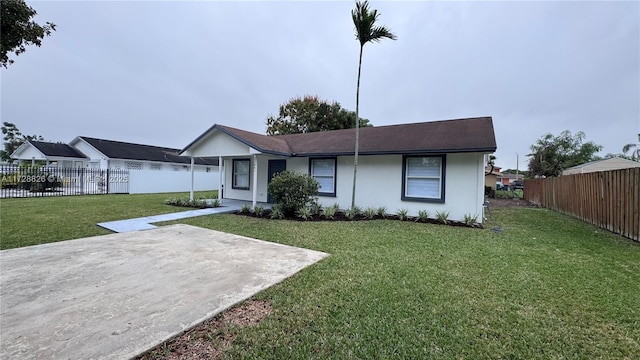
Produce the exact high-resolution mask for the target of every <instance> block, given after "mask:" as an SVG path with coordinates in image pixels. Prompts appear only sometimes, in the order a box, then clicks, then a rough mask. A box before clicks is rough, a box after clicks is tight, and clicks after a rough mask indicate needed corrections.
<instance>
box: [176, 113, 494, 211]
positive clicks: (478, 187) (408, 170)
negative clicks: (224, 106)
mask: <svg viewBox="0 0 640 360" xmlns="http://www.w3.org/2000/svg"><path fill="white" fill-rule="evenodd" d="M354 147H355V130H354V129H345V130H334V131H324V132H313V133H305V134H292V135H277V136H267V135H262V134H256V133H253V132H249V131H244V130H240V129H235V128H232V127H228V126H223V125H213V126H212V127H211V128H209V129H208V130H207V131H205V132H204V133H203V134H202V135H200V136H199V137H198V138H196V139H195V140H194V141H193V142H191V143H190V144H189V145H187V146H186V147H185V148H184V149H183V151H182V153H181V155H186V156H197V157H218V158H219V163H220V165H221V167H220V185H221V190H222V189H224V191H223V196H222V199H238V200H247V201H252V202H253V204H254V206H255V204H256V203H257V202H269V200H271V199H270V198H269V196H268V193H267V185H268V182H269V180H270V179H271V178H272V177H273V175H274V174H277V173H278V172H281V171H283V170H285V169H286V170H294V171H300V172H305V173H308V174H310V175H312V176H313V177H315V178H316V179H317V180H318V182H319V183H320V194H319V201H320V203H321V204H322V205H323V206H330V205H333V204H336V203H337V204H338V205H339V206H340V207H341V208H342V209H345V208H348V207H350V206H351V193H352V185H353V165H354V161H353V159H354ZM495 150H496V141H495V135H494V130H493V121H492V119H491V117H482V118H472V119H459V120H447V121H434V122H423V123H414V124H402V125H391V126H378V127H371V128H361V129H360V149H359V154H360V157H359V160H358V180H357V181H358V184H357V193H356V205H358V206H360V207H362V208H366V207H381V206H384V207H386V208H387V209H388V211H390V212H395V211H397V210H398V209H407V210H408V212H409V214H410V215H416V214H417V212H418V211H419V210H428V211H430V213H431V214H432V216H433V215H435V212H436V211H448V212H450V219H451V220H462V219H463V218H464V215H465V214H468V215H471V216H474V215H478V218H479V219H480V220H479V221H482V215H483V202H484V169H485V164H486V162H487V154H490V153H493V152H495Z"/></svg>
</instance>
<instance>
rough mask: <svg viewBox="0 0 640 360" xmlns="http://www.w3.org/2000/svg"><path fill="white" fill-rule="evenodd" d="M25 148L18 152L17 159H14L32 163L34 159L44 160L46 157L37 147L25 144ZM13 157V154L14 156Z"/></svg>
mask: <svg viewBox="0 0 640 360" xmlns="http://www.w3.org/2000/svg"><path fill="white" fill-rule="evenodd" d="M23 145H24V146H21V147H20V151H19V152H18V151H16V152H15V153H14V154H15V157H14V159H19V160H24V161H30V160H32V159H34V158H35V159H36V160H44V159H45V157H44V156H43V155H42V153H41V152H40V151H38V149H36V148H35V147H33V146H32V145H30V144H27V143H25V144H23ZM12 155H13V154H12Z"/></svg>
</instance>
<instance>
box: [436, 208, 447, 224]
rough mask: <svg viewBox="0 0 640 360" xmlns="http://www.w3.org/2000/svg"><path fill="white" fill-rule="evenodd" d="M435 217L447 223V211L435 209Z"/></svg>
mask: <svg viewBox="0 0 640 360" xmlns="http://www.w3.org/2000/svg"><path fill="white" fill-rule="evenodd" d="M436 219H438V221H439V222H441V223H443V224H448V223H449V212H448V211H444V210H443V211H436Z"/></svg>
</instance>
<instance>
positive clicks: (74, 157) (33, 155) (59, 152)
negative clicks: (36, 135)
mask: <svg viewBox="0 0 640 360" xmlns="http://www.w3.org/2000/svg"><path fill="white" fill-rule="evenodd" d="M11 158H12V159H17V160H19V161H20V162H23V161H28V162H31V163H34V162H35V161H45V162H46V165H47V166H50V165H52V164H57V165H58V166H61V167H66V168H83V167H85V166H86V164H87V161H88V160H89V159H88V158H87V157H86V156H85V155H84V154H83V153H81V152H80V151H78V150H76V149H74V148H72V147H71V146H69V145H67V144H61V143H52V142H45V141H33V140H31V141H25V142H24V143H22V144H21V145H20V146H18V148H17V149H16V150H15V151H14V152H13V154H11Z"/></svg>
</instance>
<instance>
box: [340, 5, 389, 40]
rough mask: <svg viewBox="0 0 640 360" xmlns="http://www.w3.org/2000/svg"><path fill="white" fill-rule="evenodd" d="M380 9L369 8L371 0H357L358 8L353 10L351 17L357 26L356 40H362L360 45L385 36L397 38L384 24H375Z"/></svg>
mask: <svg viewBox="0 0 640 360" xmlns="http://www.w3.org/2000/svg"><path fill="white" fill-rule="evenodd" d="M378 16H380V14H379V13H378V10H376V9H373V10H369V2H368V1H364V2H356V8H355V9H353V10H351V18H352V19H353V25H355V28H356V40H358V41H360V45H361V46H364V44H366V43H368V42H372V41H375V42H378V41H380V40H382V39H384V38H387V39H391V40H396V36H395V35H394V34H392V33H391V30H389V29H387V28H386V27H384V26H375V23H376V20H378Z"/></svg>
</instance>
